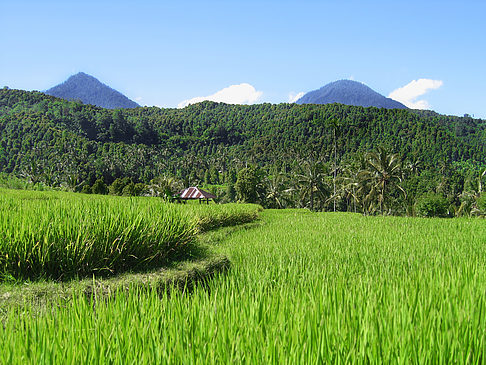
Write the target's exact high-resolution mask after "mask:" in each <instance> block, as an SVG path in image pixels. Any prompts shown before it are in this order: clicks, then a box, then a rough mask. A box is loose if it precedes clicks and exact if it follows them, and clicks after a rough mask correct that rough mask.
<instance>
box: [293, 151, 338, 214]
mask: <svg viewBox="0 0 486 365" xmlns="http://www.w3.org/2000/svg"><path fill="white" fill-rule="evenodd" d="M299 170H300V171H299V173H297V174H296V175H295V177H296V183H297V189H298V190H299V191H300V199H301V202H303V203H304V206H306V205H307V204H309V208H310V210H312V211H314V202H315V201H316V200H317V202H318V203H319V205H320V208H321V209H322V205H323V203H324V202H325V200H326V198H327V197H328V196H329V195H330V189H329V187H328V185H327V183H326V181H325V177H326V175H327V173H326V168H325V165H324V164H323V163H322V161H320V160H319V161H315V160H312V159H311V160H309V159H308V160H304V161H303V162H302V163H301V164H300V168H299Z"/></svg>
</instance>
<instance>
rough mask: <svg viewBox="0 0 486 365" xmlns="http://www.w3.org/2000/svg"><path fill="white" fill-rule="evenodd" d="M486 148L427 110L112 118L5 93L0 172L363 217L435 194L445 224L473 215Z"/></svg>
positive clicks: (244, 110) (479, 127)
mask: <svg viewBox="0 0 486 365" xmlns="http://www.w3.org/2000/svg"><path fill="white" fill-rule="evenodd" d="M485 141H486V123H485V121H483V120H480V119H473V118H470V117H469V116H465V117H452V116H443V115H439V114H436V113H434V112H425V111H422V112H417V111H410V110H389V109H378V108H362V107H353V106H346V105H340V104H330V105H295V104H279V105H273V104H260V105H250V106H242V105H226V104H218V103H213V102H203V103H199V104H195V105H191V106H189V107H186V108H184V109H160V108H136V109H128V110H107V109H102V108H98V107H95V106H92V105H83V104H81V103H79V102H69V101H65V100H62V99H57V98H54V97H51V96H47V95H45V94H42V93H39V92H27V91H21V90H7V89H3V90H0V171H1V172H6V173H10V174H15V175H17V176H21V177H23V178H24V179H26V180H28V181H31V182H32V183H34V184H35V183H42V184H45V185H48V186H55V187H61V188H65V189H68V190H72V191H83V189H84V191H85V192H90V191H93V187H94V186H95V184H96V183H97V184H98V186H99V185H101V182H102V183H103V184H104V185H105V186H106V187H107V189H108V190H107V191H108V192H109V191H110V190H109V188H110V187H111V186H112V185H113V184H114V183H115V181H118V182H120V181H125V182H126V181H129V182H128V183H127V184H125V186H129V188H126V191H125V193H126V194H129V192H130V191H131V193H130V194H159V193H160V191H159V190H160V189H159V190H157V189H158V188H154V186H158V184H159V185H160V184H161V181H167V180H170V181H172V183H171V184H172V185H174V186H182V187H187V186H189V185H205V186H208V187H211V188H212V189H214V190H215V191H216V192H217V193H218V194H219V195H220V196H221V199H222V200H225V201H234V200H241V201H250V200H252V201H257V202H259V203H260V204H263V205H264V206H267V207H275V208H279V207H308V208H309V209H312V210H339V211H343V210H344V211H356V212H361V213H365V214H375V213H378V212H379V213H383V214H415V213H416V212H415V210H416V207H417V202H418V200H419V198H420V199H422V198H421V197H422V196H425V195H427V194H429V195H430V194H436V195H435V198H441V199H442V200H440V199H439V200H440V201H439V200H437V199H436V200H437V202H439V203H441V204H442V205H443V206H444V205H446V204H447V212H448V213H447V214H449V215H453V214H469V213H467V212H475V211H476V210H477V209H478V205H477V200H478V196H480V195H481V191H480V190H481V189H479V188H478V186H477V185H478V183H479V184H481V179H480V181H478V176H480V175H481V173H482V171H483V170H484V168H485V166H486V143H485ZM387 161H388V164H389V167H388V168H389V169H391V170H390V171H388V170H386V171H385V170H384V166H386V164H387ZM380 169H381V170H380ZM380 171H381V174H382V177H381V180H380V178H379V176H380ZM244 176H246V177H247V179H246V180H247V182H246V183H245V184H243V181H245V179H244ZM127 179H128V180H127ZM157 181H159V182H157ZM238 181H239V182H238ZM175 182H177V183H175ZM137 184H138V185H137ZM163 184H165V183H163ZM163 184H162V185H163ZM483 184H484V181H483ZM115 185H116V184H115ZM169 185H170V184H169ZM135 186H138V187H137V188H135ZM244 186H253V187H252V188H251V189H249V191H250V192H251V193H249V194H246V193H244V191H245V189H244V188H243V187H244ZM481 188H482V185H481ZM164 189H165V187H164ZM164 189H162V190H164ZM95 190H96V189H95ZM112 190H113V189H112ZM166 192H167V191H166ZM113 193H115V192H114V191H113ZM116 194H123V189H122V190H121V191H117V192H116ZM163 195H164V196H169V195H170V194H169V193H168V192H167V194H166V193H164V194H163ZM433 198H434V196H429V200H433ZM444 201H447V203H444ZM466 201H467V202H468V203H466ZM475 209H476V210H475ZM463 212H465V213H463ZM441 214H442V213H441Z"/></svg>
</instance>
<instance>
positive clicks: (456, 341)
mask: <svg viewBox="0 0 486 365" xmlns="http://www.w3.org/2000/svg"><path fill="white" fill-rule="evenodd" d="M129 204H132V203H131V201H130V203H129ZM242 207H244V206H242ZM100 209H101V208H100ZM113 209H115V207H114V208H113ZM167 209H172V207H171V208H167ZM174 209H176V208H174ZM177 209H182V210H186V213H185V214H189V215H190V214H193V213H191V212H190V211H191V209H196V210H197V209H205V210H206V211H205V214H207V212H209V211H211V210H214V209H221V208H220V207H219V206H215V205H213V206H209V207H204V208H202V207H201V208H198V207H197V206H195V205H187V206H186V207H181V208H179V207H177ZM240 209H243V208H240ZM181 214H182V213H181ZM200 214H202V213H200ZM259 214H260V219H259V220H257V221H255V222H253V223H248V224H246V225H243V226H240V227H238V226H236V227H235V226H233V227H227V228H222V229H218V230H212V231H209V232H207V233H204V234H203V235H199V238H198V242H199V243H200V244H206V245H210V247H211V249H212V250H213V251H214V252H215V253H218V254H223V255H226V256H227V257H229V259H230V261H231V269H230V270H229V271H228V272H225V273H220V274H217V275H216V276H215V277H214V278H213V279H212V280H211V281H208V282H207V283H205V285H198V286H196V287H195V288H194V289H193V290H192V291H188V290H183V289H174V290H172V291H169V292H167V291H166V292H162V293H161V292H157V291H155V290H150V289H146V290H144V289H139V288H134V290H128V291H123V292H121V291H120V292H118V293H116V295H113V296H110V297H97V296H96V295H93V296H91V297H89V298H86V296H84V295H82V294H79V293H75V292H73V295H72V299H71V300H69V301H67V302H66V301H63V302H59V303H56V301H55V300H53V301H52V306H51V307H50V309H49V310H47V311H45V312H42V313H39V312H38V311H37V310H36V309H35V308H34V307H33V306H29V305H26V306H24V307H22V308H19V309H16V310H12V311H10V312H8V313H7V314H6V315H5V316H4V317H3V318H2V325H0V338H2V341H0V356H1V359H0V362H1V363H13V364H25V363H32V364H34V363H35V364H39V363H65V364H77V363H109V364H131V363H170V364H172V363H174V364H212V363H218V364H221V363H223V364H227V363H245V364H262V363H264V364H322V363H380V364H381V363H420V364H423V363H482V362H483V361H484V359H485V352H486V339H485V336H486V316H485V313H486V221H484V220H482V219H419V218H401V217H364V216H361V215H357V214H350V213H311V212H308V211H305V210H265V211H263V212H261V213H259ZM39 219H40V218H39ZM147 219H148V218H147ZM2 224H4V226H3V227H5V223H4V222H3V223H2ZM19 227H21V226H19ZM213 228H214V227H213ZM71 229H73V230H75V228H71ZM199 231H201V230H199ZM84 232H86V231H84ZM2 247H4V246H2ZM2 252H3V251H2Z"/></svg>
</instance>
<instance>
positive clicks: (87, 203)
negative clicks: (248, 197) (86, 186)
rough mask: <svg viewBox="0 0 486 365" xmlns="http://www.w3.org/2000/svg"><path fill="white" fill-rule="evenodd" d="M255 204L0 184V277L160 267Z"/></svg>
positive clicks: (249, 213) (250, 213) (250, 212)
mask: <svg viewBox="0 0 486 365" xmlns="http://www.w3.org/2000/svg"><path fill="white" fill-rule="evenodd" d="M260 209H261V208H260V207H259V206H257V205H238V204H228V205H213V206H205V205H200V204H189V205H177V204H169V203H165V202H164V201H163V200H161V199H155V198H122V197H107V196H101V195H84V194H73V193H71V194H70V193H64V192H55V191H49V192H34V191H20V190H7V189H0V277H1V276H4V277H5V276H8V277H13V278H21V279H22V278H45V277H48V278H53V279H64V278H71V277H75V276H86V275H90V274H96V275H104V274H113V273H119V272H123V271H126V270H133V269H140V268H143V267H147V266H154V265H155V266H156V265H160V264H166V263H167V262H168V261H170V260H171V259H173V258H174V257H180V256H184V254H185V252H186V251H187V247H188V245H189V244H191V243H192V242H193V241H194V238H195V236H196V234H197V233H198V232H200V231H204V230H209V229H212V228H214V227H219V226H225V225H233V224H238V223H244V222H248V221H251V220H254V219H255V218H256V216H257V214H258V211H259V210H260Z"/></svg>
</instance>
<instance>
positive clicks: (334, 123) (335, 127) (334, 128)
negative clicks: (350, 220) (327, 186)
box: [327, 119, 340, 212]
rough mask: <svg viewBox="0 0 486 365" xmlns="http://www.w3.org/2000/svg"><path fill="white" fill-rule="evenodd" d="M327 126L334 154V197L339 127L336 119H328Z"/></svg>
mask: <svg viewBox="0 0 486 365" xmlns="http://www.w3.org/2000/svg"><path fill="white" fill-rule="evenodd" d="M327 124H328V125H329V126H330V127H331V128H332V136H333V152H334V165H333V168H332V170H333V180H332V185H333V195H334V196H336V173H337V144H336V131H337V130H338V128H339V127H340V123H339V122H338V121H337V120H336V119H329V120H328V121H327ZM333 211H334V212H335V211H336V199H334V200H333Z"/></svg>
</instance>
